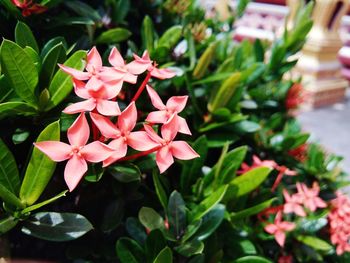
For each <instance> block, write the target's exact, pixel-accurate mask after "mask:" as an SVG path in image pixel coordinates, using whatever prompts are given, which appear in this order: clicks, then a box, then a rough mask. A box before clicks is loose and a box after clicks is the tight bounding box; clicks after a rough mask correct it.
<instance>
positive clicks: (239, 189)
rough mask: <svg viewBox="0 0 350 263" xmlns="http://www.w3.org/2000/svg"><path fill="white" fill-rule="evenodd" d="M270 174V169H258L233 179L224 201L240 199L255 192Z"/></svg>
mask: <svg viewBox="0 0 350 263" xmlns="http://www.w3.org/2000/svg"><path fill="white" fill-rule="evenodd" d="M270 172H271V169H270V168H268V167H258V168H255V169H253V170H250V171H248V172H246V173H244V174H242V175H240V176H238V177H236V178H234V179H233V180H232V181H231V183H230V184H229V188H228V190H227V194H226V195H225V198H224V200H230V199H232V198H234V197H240V196H243V195H246V194H248V193H250V192H251V191H253V190H255V189H256V188H258V187H259V185H260V184H262V183H263V182H264V181H265V179H266V178H267V176H268V175H269V173H270Z"/></svg>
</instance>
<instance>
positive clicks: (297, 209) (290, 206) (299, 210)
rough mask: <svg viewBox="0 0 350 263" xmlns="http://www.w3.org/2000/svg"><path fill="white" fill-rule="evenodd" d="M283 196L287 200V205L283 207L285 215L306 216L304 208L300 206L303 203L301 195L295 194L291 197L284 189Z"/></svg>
mask: <svg viewBox="0 0 350 263" xmlns="http://www.w3.org/2000/svg"><path fill="white" fill-rule="evenodd" d="M283 196H284V199H285V204H284V206H283V212H284V213H286V214H288V213H295V214H296V215H298V216H306V213H305V211H304V209H303V207H302V206H301V205H300V204H302V201H303V200H302V198H301V197H300V195H298V194H294V195H292V196H290V195H289V193H288V191H287V190H286V189H283Z"/></svg>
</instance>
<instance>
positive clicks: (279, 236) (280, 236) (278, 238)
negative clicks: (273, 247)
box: [275, 231, 286, 247]
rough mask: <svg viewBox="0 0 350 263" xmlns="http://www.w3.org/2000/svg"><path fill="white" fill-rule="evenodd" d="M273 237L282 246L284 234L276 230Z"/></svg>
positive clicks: (284, 238) (284, 239)
mask: <svg viewBox="0 0 350 263" xmlns="http://www.w3.org/2000/svg"><path fill="white" fill-rule="evenodd" d="M275 239H276V241H277V243H278V244H279V245H280V246H281V247H284V242H285V241H286V234H285V233H284V232H282V231H277V232H276V233H275Z"/></svg>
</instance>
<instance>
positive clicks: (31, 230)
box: [22, 212, 93, 242]
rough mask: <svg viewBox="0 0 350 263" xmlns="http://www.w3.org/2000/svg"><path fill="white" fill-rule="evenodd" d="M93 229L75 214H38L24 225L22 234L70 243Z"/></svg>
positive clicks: (87, 222) (83, 218)
mask: <svg viewBox="0 0 350 263" xmlns="http://www.w3.org/2000/svg"><path fill="white" fill-rule="evenodd" d="M92 229H93V226H92V225H91V223H90V222H89V221H88V220H87V219H86V218H85V217H84V216H82V215H79V214H74V213H55V212H41V213H37V214H35V215H33V216H31V217H30V218H28V220H26V222H25V223H24V224H23V227H22V232H23V233H25V234H27V235H30V236H34V237H37V238H40V239H44V240H48V241H57V242H63V241H69V240H74V239H77V238H79V237H81V236H83V235H85V234H86V233H87V232H89V231H90V230H92Z"/></svg>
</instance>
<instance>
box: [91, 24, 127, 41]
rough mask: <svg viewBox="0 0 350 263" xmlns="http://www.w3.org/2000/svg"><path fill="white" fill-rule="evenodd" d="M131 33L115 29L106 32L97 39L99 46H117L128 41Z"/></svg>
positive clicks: (122, 29)
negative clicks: (116, 44)
mask: <svg viewBox="0 0 350 263" xmlns="http://www.w3.org/2000/svg"><path fill="white" fill-rule="evenodd" d="M131 34H132V33H131V32H130V31H129V30H127V29H125V28H113V29H109V30H107V31H104V32H103V33H102V34H101V35H99V36H98V38H97V39H96V43H97V44H115V43H119V42H122V41H125V40H127V39H128V38H129V37H130V36H131Z"/></svg>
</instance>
